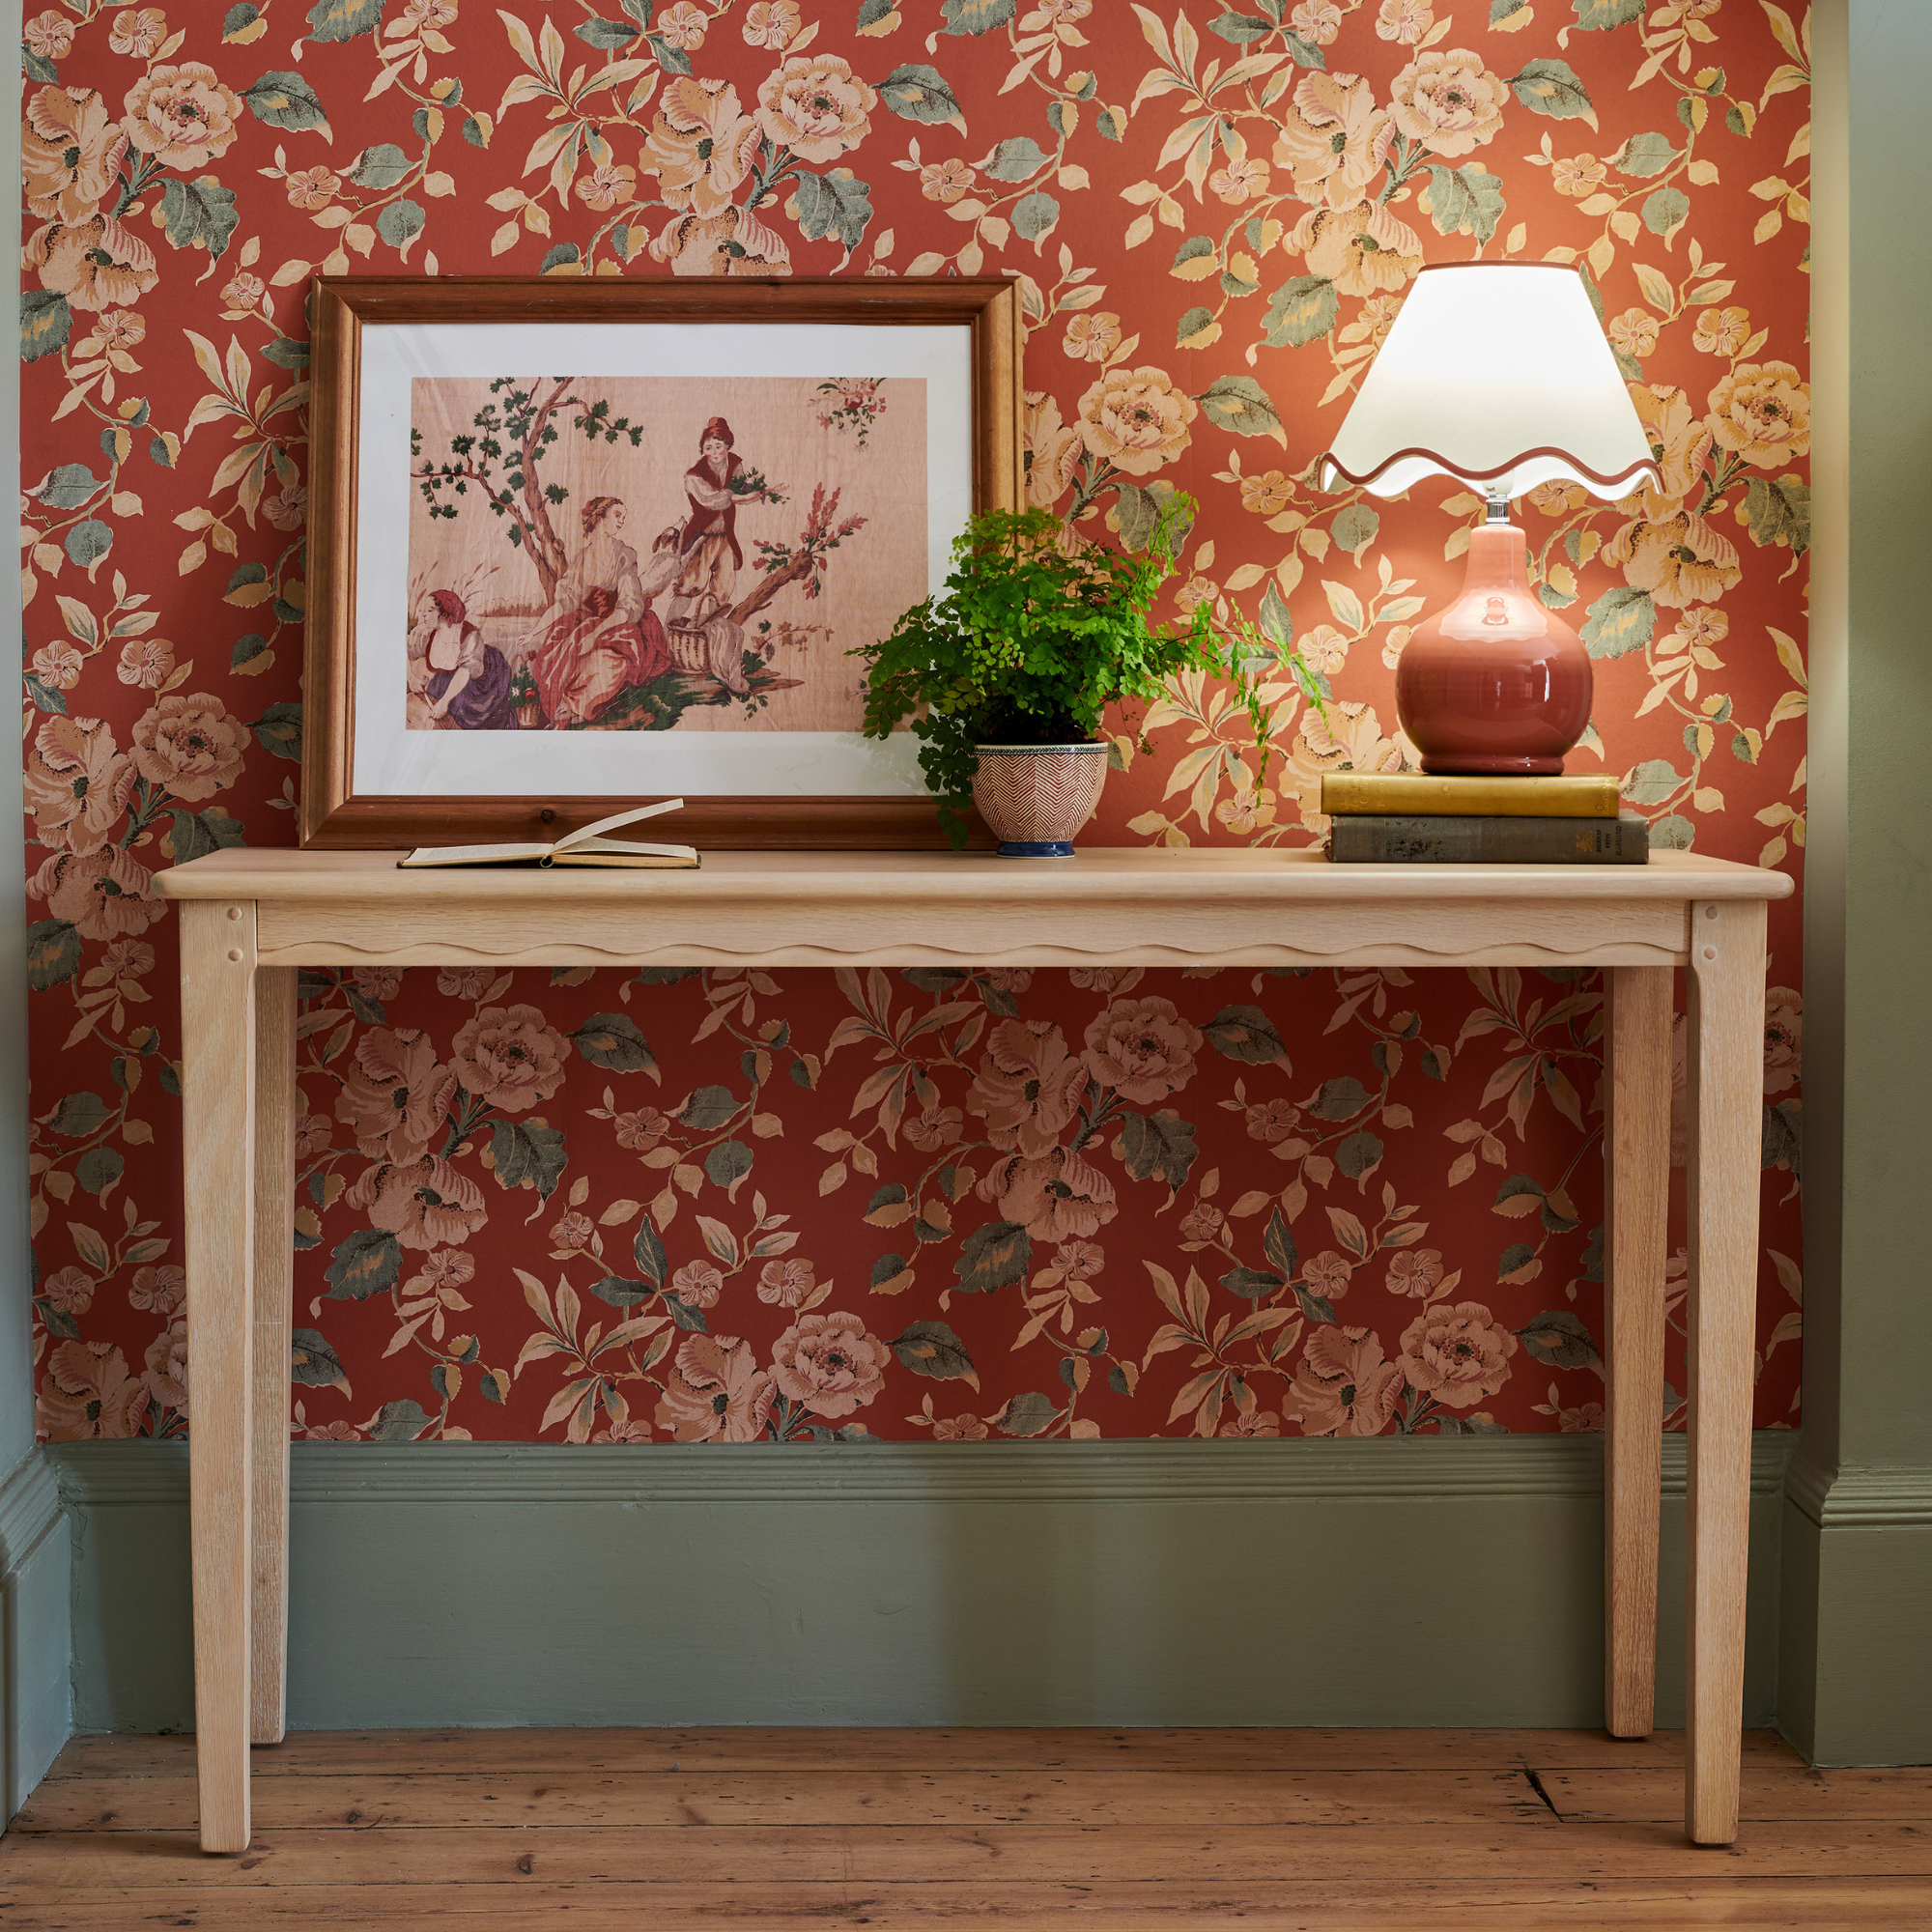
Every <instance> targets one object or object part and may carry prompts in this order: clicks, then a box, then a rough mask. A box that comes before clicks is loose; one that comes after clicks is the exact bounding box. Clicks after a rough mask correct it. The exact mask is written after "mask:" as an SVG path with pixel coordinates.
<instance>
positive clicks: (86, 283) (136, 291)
mask: <svg viewBox="0 0 1932 1932" xmlns="http://www.w3.org/2000/svg"><path fill="white" fill-rule="evenodd" d="M20 259H21V261H22V263H23V264H24V265H25V266H26V267H27V268H30V269H33V270H36V271H37V272H38V274H39V275H40V278H41V286H42V288H43V289H51V290H52V291H53V292H54V294H56V295H61V296H65V297H66V298H68V302H69V304H70V305H71V307H73V308H77V309H101V308H116V307H127V306H128V305H130V304H132V303H134V302H137V301H139V300H140V299H141V298H142V297H143V296H144V295H146V294H147V293H148V291H149V290H150V289H151V288H153V287H154V286H155V284H156V282H158V281H159V280H160V278H161V277H160V274H159V271H158V270H156V267H155V251H154V250H153V249H152V248H150V247H149V246H148V244H147V243H146V242H145V241H142V240H141V238H140V237H139V236H138V235H136V234H135V233H134V232H133V231H132V230H131V229H128V228H124V227H122V225H121V224H120V222H118V221H116V220H113V219H112V218H111V217H110V216H108V215H105V214H92V215H89V216H88V217H87V218H86V219H85V220H84V221H78V222H75V223H73V224H72V225H71V227H64V226H62V225H61V224H59V223H57V222H49V223H48V224H47V226H46V227H44V228H40V229H36V230H35V232H34V233H33V235H31V236H30V237H29V238H28V240H27V244H26V246H25V247H24V248H22V249H21V251H20Z"/></svg>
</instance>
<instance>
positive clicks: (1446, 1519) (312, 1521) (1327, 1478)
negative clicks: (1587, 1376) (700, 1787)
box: [53, 1433, 1794, 1731]
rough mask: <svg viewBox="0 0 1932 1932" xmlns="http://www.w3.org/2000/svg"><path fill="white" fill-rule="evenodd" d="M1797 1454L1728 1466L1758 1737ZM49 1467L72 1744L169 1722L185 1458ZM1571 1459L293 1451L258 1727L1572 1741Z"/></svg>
mask: <svg viewBox="0 0 1932 1932" xmlns="http://www.w3.org/2000/svg"><path fill="white" fill-rule="evenodd" d="M1793 1439H1794V1438H1793V1437H1792V1436H1791V1435H1788V1434H1783V1433H1771V1434H1766V1435H1760V1436H1759V1437H1758V1438H1757V1440H1756V1444H1755V1447H1754V1452H1753V1460H1752V1525H1751V1535H1752V1542H1751V1552H1752V1554H1751V1584H1750V1644H1749V1657H1748V1665H1747V1672H1748V1674H1747V1692H1746V1697H1747V1719H1748V1721H1750V1722H1752V1723H1759V1724H1762V1723H1767V1722H1769V1721H1770V1720H1771V1719H1772V1717H1773V1699H1774V1695H1775V1687H1776V1636H1777V1633H1776V1616H1777V1577H1778V1562H1777V1539H1778V1526H1779V1507H1780V1505H1779V1500H1778V1495H1779V1489H1780V1485H1781V1483H1782V1480H1783V1473H1784V1464H1785V1462H1786V1460H1787V1457H1788V1453H1789V1450H1790V1448H1791V1445H1792V1442H1793ZM1664 1446H1665V1457H1664V1469H1665V1479H1664V1492H1665V1500H1664V1504H1663V1523H1664V1564H1663V1578H1664V1585H1663V1597H1664V1604H1663V1611H1662V1620H1661V1621H1662V1631H1663V1637H1662V1644H1661V1646H1660V1652H1661V1655H1660V1672H1659V1674H1660V1681H1661V1690H1660V1696H1659V1718H1660V1720H1661V1721H1662V1722H1663V1723H1665V1724H1675V1723H1677V1722H1679V1721H1680V1713H1681V1708H1682V1692H1683V1662H1682V1653H1683V1636H1682V1632H1683V1609H1682V1590H1683V1563H1682V1555H1681V1544H1682V1538H1683V1529H1684V1505H1683V1493H1684V1456H1683V1446H1684V1445H1683V1438H1682V1437H1681V1436H1668V1437H1666V1438H1665V1445H1664ZM53 1457H54V1461H55V1463H56V1464H57V1465H58V1467H59V1470H60V1480H61V1491H62V1495H63V1497H64V1499H65V1500H66V1502H67V1504H68V1507H69V1510H70V1513H71V1522H72V1526H73V1535H74V1548H75V1562H74V1605H73V1643H74V1699H75V1702H74V1722H75V1728H76V1729H79V1730H83V1731H102V1730H135V1731H152V1730H159V1729H171V1728H184V1727H186V1726H188V1725H190V1724H191V1723H192V1721H193V1709H192V1700H191V1696H190V1680H189V1654H190V1653H189V1624H188V1576H187V1509H186V1478H187V1465H186V1459H185V1452H184V1451H183V1450H182V1449H181V1448H180V1447H179V1446H177V1445H170V1444H159V1445H157V1444H155V1443H151V1442H141V1443H127V1444H121V1443H86V1444H74V1445H71V1446H67V1447H62V1448H59V1449H57V1450H55V1451H54V1452H53ZM1602 1462H1603V1445H1602V1438H1601V1437H1600V1436H1596V1435H1549V1436H1510V1437H1487V1438H1473V1439H1471V1438H1459V1439H1452V1440H1449V1441H1442V1440H1440V1439H1433V1438H1432V1439H1426V1440H1424V1439H1412V1440H1387V1439H1383V1440H1372V1441H1363V1442H1325V1441H1307V1440H1288V1441H1281V1442H1267V1441H1243V1442H1192V1441H1185V1442H1176V1441H1136V1442H1120V1443H1105V1442H1095V1443H1087V1442H1052V1443H1029V1442H1015V1443H998V1444H987V1445H983V1446H981V1445H977V1444H952V1443H945V1444H941V1443H894V1444H883V1443H882V1444H877V1445H871V1446H857V1445H852V1446H847V1445H830V1444H828V1445H818V1446H812V1447H792V1448H780V1447H776V1446H770V1445H766V1446H758V1445H744V1446H734V1447H708V1446H692V1447H685V1448H672V1447H657V1448H645V1449H638V1448H633V1447H614V1448H611V1447H601V1448H600V1447H591V1448H582V1449H566V1448H555V1447H526V1446H522V1445H516V1444H509V1443H491V1444H481V1443H477V1444H438V1445H431V1444H424V1445H421V1446H416V1447H377V1446H373V1445H333V1444H313V1445H311V1444H298V1445H297V1446H296V1448H295V1451H294V1526H293V1541H292V1563H291V1592H290V1615H289V1626H290V1657H291V1665H290V1677H289V1723H290V1725H291V1727H292V1728H296V1729H309V1728H325V1729H326V1728H356V1727H361V1726H379V1725H380V1726H390V1725H402V1726H414V1725H442V1724H517V1723H550V1724H696V1723H763V1724H824V1723H835V1724H837V1723H843V1724H968V1723H976V1724H1284V1723H1287V1724H1453V1725H1462V1724H1470V1725H1474V1724H1522V1725H1549V1724H1565V1725H1594V1724H1597V1723H1600V1722H1601V1721H1602V1718H1603V1690H1602V1677H1603V1640H1602V1633H1601V1626H1602V1617H1603V1598H1602V1587H1603V1567H1602V1554H1601V1550H1602V1534H1603V1532H1602V1518H1603V1512H1602Z"/></svg>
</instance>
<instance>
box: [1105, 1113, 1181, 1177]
mask: <svg viewBox="0 0 1932 1932" xmlns="http://www.w3.org/2000/svg"><path fill="white" fill-rule="evenodd" d="M1121 1156H1122V1159H1123V1160H1124V1161H1125V1162H1126V1168H1127V1172H1128V1173H1129V1174H1130V1175H1132V1176H1133V1178H1134V1179H1136V1180H1151V1179H1152V1178H1153V1177H1154V1176H1155V1175H1159V1176H1160V1178H1161V1179H1163V1180H1164V1181H1166V1182H1167V1184H1168V1185H1169V1186H1170V1187H1177V1188H1178V1187H1179V1186H1180V1184H1181V1183H1182V1182H1183V1181H1184V1180H1185V1179H1187V1171H1188V1169H1189V1168H1191V1167H1192V1166H1193V1165H1194V1163H1195V1162H1196V1161H1197V1160H1198V1159H1199V1158H1200V1157H1201V1150H1200V1149H1199V1148H1198V1147H1196V1146H1195V1144H1194V1122H1192V1121H1183V1120H1182V1119H1181V1118H1180V1116H1179V1114H1178V1113H1176V1112H1175V1111H1174V1109H1173V1108H1172V1107H1163V1108H1162V1109H1161V1110H1160V1112H1159V1113H1157V1114H1129V1115H1128V1116H1127V1117H1126V1119H1125V1120H1124V1121H1122V1122H1121Z"/></svg>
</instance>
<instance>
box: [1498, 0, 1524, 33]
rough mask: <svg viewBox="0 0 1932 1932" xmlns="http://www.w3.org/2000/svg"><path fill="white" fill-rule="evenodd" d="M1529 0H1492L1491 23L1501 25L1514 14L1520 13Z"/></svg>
mask: <svg viewBox="0 0 1932 1932" xmlns="http://www.w3.org/2000/svg"><path fill="white" fill-rule="evenodd" d="M1528 5H1529V0H1490V25H1491V26H1492V27H1495V26H1500V25H1501V24H1502V22H1503V21H1505V20H1507V19H1508V18H1509V16H1510V15H1511V14H1520V13H1521V12H1522V10H1523V9H1524V8H1525V7H1527V6H1528Z"/></svg>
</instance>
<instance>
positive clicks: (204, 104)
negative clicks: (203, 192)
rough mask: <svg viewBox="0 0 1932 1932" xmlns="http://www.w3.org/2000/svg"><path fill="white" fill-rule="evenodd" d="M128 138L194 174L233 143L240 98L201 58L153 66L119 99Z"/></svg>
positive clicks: (141, 147)
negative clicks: (175, 63)
mask: <svg viewBox="0 0 1932 1932" xmlns="http://www.w3.org/2000/svg"><path fill="white" fill-rule="evenodd" d="M122 108H123V111H124V115H125V119H126V126H127V128H128V139H129V140H130V141H132V142H133V144H134V145H135V147H137V148H139V149H140V150H141V152H142V153H143V154H145V155H153V156H155V158H156V160H159V161H165V162H166V163H167V164H168V166H170V167H175V168H181V169H183V170H185V172H186V173H188V174H194V173H195V172H197V171H198V170H199V169H201V168H204V167H206V166H207V165H208V163H209V162H210V161H211V160H213V159H214V158H215V157H216V156H220V155H225V154H226V153H227V152H228V150H229V149H230V148H231V147H233V146H234V145H235V123H236V119H237V117H238V116H239V115H240V114H241V97H240V96H239V95H237V94H233V93H231V92H230V91H229V89H228V88H227V87H225V86H224V85H223V84H222V82H221V79H220V77H219V76H218V75H217V74H216V73H215V71H214V70H213V68H212V67H208V66H206V65H204V64H203V63H202V62H200V61H183V62H182V63H181V64H180V65H179V66H172V67H171V66H163V67H157V68H151V69H150V70H149V71H147V72H146V73H144V74H143V75H142V76H141V78H140V79H139V80H137V81H136V82H135V83H134V85H133V86H132V87H131V88H129V89H128V98H127V99H126V100H125V101H123V102H122Z"/></svg>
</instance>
